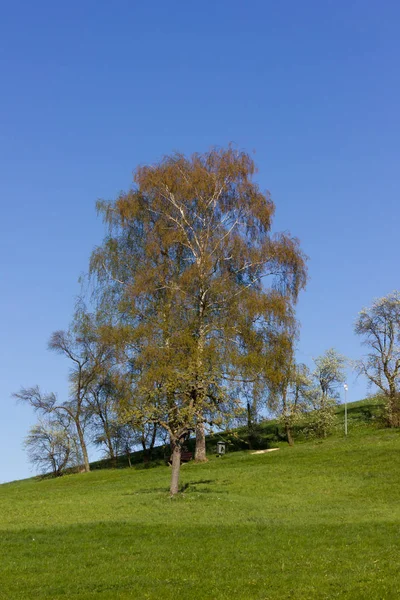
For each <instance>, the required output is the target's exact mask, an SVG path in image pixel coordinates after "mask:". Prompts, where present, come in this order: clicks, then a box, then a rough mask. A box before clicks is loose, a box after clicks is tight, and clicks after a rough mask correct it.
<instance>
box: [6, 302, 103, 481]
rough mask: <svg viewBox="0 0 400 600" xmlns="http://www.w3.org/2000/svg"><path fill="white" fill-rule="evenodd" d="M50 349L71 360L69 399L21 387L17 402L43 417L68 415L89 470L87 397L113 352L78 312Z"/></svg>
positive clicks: (90, 321) (55, 335)
mask: <svg viewBox="0 0 400 600" xmlns="http://www.w3.org/2000/svg"><path fill="white" fill-rule="evenodd" d="M49 349H50V350H53V351H54V352H57V353H58V354H62V355H63V356H65V357H67V358H68V359H69V360H70V361H71V369H70V373H69V383H70V398H69V399H68V400H65V401H61V402H59V401H58V398H57V396H56V394H54V393H49V394H47V393H46V394H43V393H42V392H41V391H40V389H39V387H38V386H35V387H31V388H22V389H21V390H20V391H19V392H18V393H15V394H14V397H15V398H17V400H20V401H23V402H27V403H28V404H30V405H31V406H32V407H33V408H34V409H35V410H36V411H38V412H39V413H40V414H42V415H48V416H49V415H58V417H59V418H61V415H68V417H69V418H70V419H71V421H72V422H73V424H74V427H75V430H76V435H77V437H78V440H79V444H80V449H81V453H82V458H83V463H84V468H85V471H90V464H89V456H88V450H87V443H86V440H85V427H86V424H87V419H88V416H89V411H88V395H89V391H90V388H91V385H92V384H93V383H94V382H95V381H96V380H97V378H98V377H99V375H100V374H101V373H103V372H104V368H105V365H106V364H108V361H109V360H110V356H111V352H110V348H109V346H107V344H105V343H103V342H101V341H100V338H99V336H98V335H97V333H96V329H95V327H94V323H93V317H92V316H91V315H89V314H87V313H86V312H85V311H82V310H79V311H77V313H76V315H75V318H74V321H73V323H72V325H71V327H70V328H69V330H68V331H56V332H55V333H53V335H52V336H51V338H50V342H49Z"/></svg>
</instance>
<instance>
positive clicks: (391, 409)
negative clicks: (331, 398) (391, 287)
mask: <svg viewBox="0 0 400 600" xmlns="http://www.w3.org/2000/svg"><path fill="white" fill-rule="evenodd" d="M355 333H356V334H357V335H360V336H362V337H363V338H364V339H363V344H364V346H367V347H368V348H369V352H368V354H367V355H366V356H365V357H364V358H363V359H361V360H359V361H357V362H356V363H355V367H356V370H357V371H358V373H359V374H362V375H365V376H366V377H367V379H368V381H369V383H370V385H375V386H376V387H377V388H379V389H380V390H381V391H382V392H383V394H384V397H385V400H386V416H387V424H388V425H389V426H390V427H400V393H399V391H400V390H399V387H400V292H399V291H395V292H392V293H391V294H389V295H388V296H384V297H383V298H379V299H377V300H375V301H374V302H373V304H372V306H371V307H370V308H364V309H363V310H362V311H361V312H360V314H359V315H358V318H357V321H356V324H355Z"/></svg>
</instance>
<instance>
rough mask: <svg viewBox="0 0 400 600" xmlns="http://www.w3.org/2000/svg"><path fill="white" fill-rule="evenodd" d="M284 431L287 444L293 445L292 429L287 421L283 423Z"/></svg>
mask: <svg viewBox="0 0 400 600" xmlns="http://www.w3.org/2000/svg"><path fill="white" fill-rule="evenodd" d="M285 432H286V439H287V442H288V444H289V446H294V441H293V435H292V429H291V427H290V425H289V423H285Z"/></svg>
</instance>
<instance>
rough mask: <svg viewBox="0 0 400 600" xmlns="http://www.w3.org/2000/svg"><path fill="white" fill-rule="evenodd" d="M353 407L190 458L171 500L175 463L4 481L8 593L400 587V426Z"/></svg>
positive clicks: (272, 595) (0, 508)
mask: <svg viewBox="0 0 400 600" xmlns="http://www.w3.org/2000/svg"><path fill="white" fill-rule="evenodd" d="M362 406H364V405H362ZM365 406H368V405H367V404H365ZM360 407H361V405H360ZM350 408H351V407H350ZM353 408H354V407H353ZM350 414H351V413H350ZM350 414H349V417H350ZM360 415H361V416H360ZM341 418H342V415H341V413H340V411H339V414H338V419H341ZM351 419H352V420H351V423H352V428H350V435H349V437H348V439H344V437H343V436H342V434H341V433H340V432H339V431H338V433H337V435H336V436H334V437H331V438H328V439H327V440H325V441H324V442H323V443H320V442H317V441H314V442H302V443H299V444H297V445H296V446H295V447H294V448H289V447H287V446H286V445H285V444H284V443H279V444H278V445H279V446H280V450H279V451H278V452H271V453H268V454H263V455H252V454H251V453H250V452H245V451H242V452H236V453H230V454H228V455H227V456H225V457H224V458H222V459H216V458H214V457H213V458H211V460H210V461H209V462H208V463H207V464H204V465H196V464H193V463H190V464H187V465H184V466H183V467H182V485H183V487H184V489H185V491H184V493H182V494H181V495H180V496H179V497H178V498H175V499H172V500H171V499H170V498H169V497H168V491H167V490H168V485H169V477H170V469H169V468H168V467H166V466H159V467H156V468H153V469H114V470H97V471H93V472H91V473H88V474H78V475H67V476H65V477H63V478H61V479H56V480H49V479H45V480H37V479H30V480H26V481H21V482H15V483H11V484H5V485H2V486H0V534H1V542H0V544H1V547H0V565H1V567H0V598H1V599H2V600H3V599H4V600H13V599H21V600H28V599H31V598H32V599H33V598H35V599H42V598H43V599H51V600H57V599H61V598H63V599H65V600H67V599H73V598H79V599H83V600H86V599H89V598H90V599H94V598H99V599H100V598H101V599H110V600H111V599H120V598H121V599H122V598H136V599H139V600H140V599H146V598H151V599H162V600H163V599H165V600H169V599H171V600H172V599H174V600H175V599H179V600H186V599H196V600H203V599H209V600H214V599H215V600H227V599H230V600H231V599H236V598H238V599H247V598H248V599H255V600H267V599H268V600H275V599H276V600H278V599H279V600H283V599H286V598H288V599H289V598H290V599H300V598H301V599H333V598H345V599H348V600H350V599H351V600H356V599H363V600H364V599H372V600H373V599H380V600H383V599H387V598H390V599H392V598H393V599H397V598H400V574H399V568H398V558H399V540H400V502H399V484H400V461H399V455H400V432H399V431H393V430H387V429H386V430H385V429H377V428H376V425H375V426H374V425H365V424H364V425H363V420H364V417H363V416H362V412H360V411H358V412H357V411H354V412H353V415H352V417H351Z"/></svg>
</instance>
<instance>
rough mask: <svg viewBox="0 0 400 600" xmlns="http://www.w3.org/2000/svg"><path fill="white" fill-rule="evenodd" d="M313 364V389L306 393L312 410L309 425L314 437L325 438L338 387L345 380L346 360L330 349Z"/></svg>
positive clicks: (335, 403) (333, 416)
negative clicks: (314, 434)
mask: <svg viewBox="0 0 400 600" xmlns="http://www.w3.org/2000/svg"><path fill="white" fill-rule="evenodd" d="M314 364H315V369H314V371H313V373H312V377H313V379H314V387H313V388H310V389H309V391H308V398H309V401H310V403H311V404H312V406H313V408H314V412H313V414H312V415H310V416H311V421H310V424H311V427H312V428H313V429H314V432H315V433H316V435H318V436H321V437H326V436H327V433H328V431H329V429H331V427H332V426H333V423H334V419H335V408H336V406H337V401H338V397H339V393H338V387H339V385H340V384H341V383H343V382H344V381H345V380H346V376H345V365H346V358H345V357H344V356H343V355H341V354H339V353H338V352H337V351H336V350H335V349H334V348H330V349H329V350H327V351H326V352H325V354H322V355H321V356H319V357H318V358H315V359H314Z"/></svg>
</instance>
